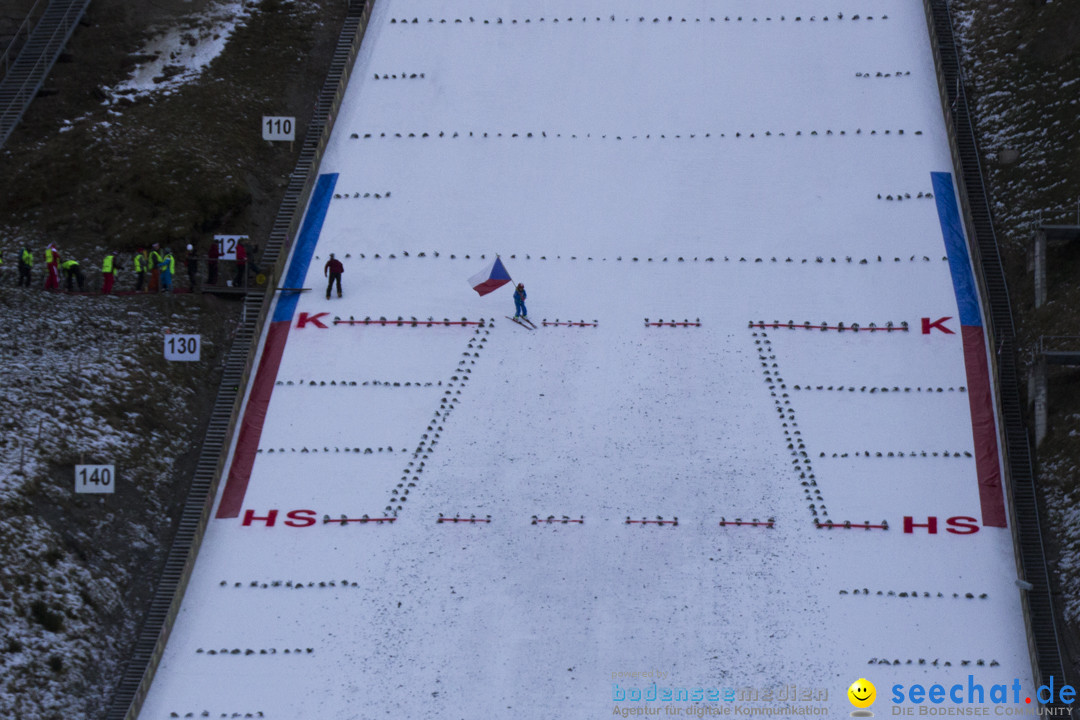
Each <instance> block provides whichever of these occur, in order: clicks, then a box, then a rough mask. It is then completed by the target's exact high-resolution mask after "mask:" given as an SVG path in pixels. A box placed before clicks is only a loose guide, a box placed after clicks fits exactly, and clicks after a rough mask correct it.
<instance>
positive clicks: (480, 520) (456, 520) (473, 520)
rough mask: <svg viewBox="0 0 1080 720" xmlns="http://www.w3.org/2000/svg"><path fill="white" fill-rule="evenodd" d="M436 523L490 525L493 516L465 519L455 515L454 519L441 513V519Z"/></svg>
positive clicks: (472, 516) (473, 516)
mask: <svg viewBox="0 0 1080 720" xmlns="http://www.w3.org/2000/svg"><path fill="white" fill-rule="evenodd" d="M435 522H436V523H444V522H447V523H469V524H473V523H490V522H491V516H490V515H488V516H486V517H482V518H478V517H476V516H475V515H470V516H469V517H467V518H463V517H461V516H460V515H455V516H454V517H446V516H445V515H443V514H442V513H439V519H438V520H436V521H435Z"/></svg>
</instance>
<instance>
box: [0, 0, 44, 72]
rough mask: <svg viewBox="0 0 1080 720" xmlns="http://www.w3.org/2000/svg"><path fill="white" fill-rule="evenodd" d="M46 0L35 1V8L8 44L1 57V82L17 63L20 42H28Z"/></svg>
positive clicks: (20, 46) (27, 14) (29, 12)
mask: <svg viewBox="0 0 1080 720" xmlns="http://www.w3.org/2000/svg"><path fill="white" fill-rule="evenodd" d="M44 2H45V0H35V2H34V5H33V7H31V8H30V10H29V11H28V12H27V13H26V17H25V18H23V21H22V22H21V23H19V27H18V28H16V30H15V34H14V35H13V36H12V38H11V42H9V43H8V46H7V48H6V49H5V50H4V54H3V55H0V80H2V79H3V78H4V77H5V76H6V75H7V73H8V70H9V69H10V68H11V63H13V62H14V61H15V58H16V57H18V55H19V50H20V49H21V48H22V45H21V44H20V43H19V41H20V40H26V39H29V38H30V33H31V32H32V31H33V29H34V28H33V25H34V20H35V15H37V14H38V11H39V10H40V7H41V5H42V4H43V3H44Z"/></svg>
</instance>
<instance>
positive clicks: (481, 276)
mask: <svg viewBox="0 0 1080 720" xmlns="http://www.w3.org/2000/svg"><path fill="white" fill-rule="evenodd" d="M508 282H512V281H511V279H510V273H508V272H506V266H505V265H503V264H502V260H500V259H499V258H498V257H496V258H495V259H494V260H492V261H491V263H489V264H488V265H487V267H485V268H484V269H483V270H481V271H480V272H478V273H476V274H475V275H473V276H472V277H471V278H469V284H470V285H472V289H473V290H475V291H476V292H478V293H480V295H481V296H483V295H487V294H488V293H489V292H492V291H493V290H498V289H499V288H501V287H502V286H503V285H505V284H506V283H508Z"/></svg>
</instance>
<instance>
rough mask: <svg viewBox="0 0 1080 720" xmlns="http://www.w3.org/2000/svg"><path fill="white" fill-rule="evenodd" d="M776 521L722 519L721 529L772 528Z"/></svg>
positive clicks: (770, 519)
mask: <svg viewBox="0 0 1080 720" xmlns="http://www.w3.org/2000/svg"><path fill="white" fill-rule="evenodd" d="M774 523H775V521H774V520H773V519H772V518H769V519H768V520H758V519H757V518H754V519H753V520H743V519H742V518H735V519H734V520H726V519H724V518H720V527H764V528H772V527H773V524H774Z"/></svg>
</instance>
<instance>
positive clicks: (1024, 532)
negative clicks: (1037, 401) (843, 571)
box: [925, 0, 1065, 685]
mask: <svg viewBox="0 0 1080 720" xmlns="http://www.w3.org/2000/svg"><path fill="white" fill-rule="evenodd" d="M925 2H926V5H927V13H928V18H927V19H928V22H929V24H930V30H931V35H932V36H933V40H934V46H935V49H936V53H937V62H938V72H939V81H940V82H941V85H942V87H941V90H942V100H943V102H944V104H945V106H946V111H947V115H948V119H949V121H950V122H951V126H952V127H951V129H952V131H953V132H952V135H953V138H954V142H955V154H956V158H955V160H956V163H957V168H956V170H957V172H958V173H959V178H958V183H957V184H958V186H959V187H960V191H961V193H962V194H963V195H964V197H963V198H962V202H963V204H964V205H965V207H966V209H967V213H968V219H969V226H968V231H969V232H970V233H971V243H972V245H973V248H972V250H973V253H972V254H973V256H974V260H975V262H976V265H975V266H976V268H977V270H978V271H979V273H980V276H981V277H980V279H981V281H982V287H983V290H984V291H985V297H986V301H987V305H986V310H987V314H988V319H989V321H990V323H989V325H990V327H989V328H987V330H988V331H989V333H988V335H989V337H990V338H991V342H993V343H994V350H995V351H996V352H995V354H996V368H997V381H998V382H997V390H998V401H999V403H1000V408H1001V424H1002V428H1001V431H1002V435H1003V440H1004V443H1003V444H1004V450H1005V458H1006V461H1007V463H1008V475H1009V482H1008V484H1007V488H1008V490H1009V491H1010V492H1011V498H1010V500H1011V506H1012V522H1013V526H1014V534H1015V538H1016V544H1017V552H1018V554H1019V556H1020V563H1021V565H1022V573H1023V574H1022V577H1023V579H1024V580H1026V581H1027V582H1028V583H1030V584H1031V586H1032V588H1031V589H1030V590H1028V591H1027V592H1026V593H1025V602H1026V608H1027V612H1028V628H1029V642H1030V644H1031V646H1032V655H1033V665H1034V666H1035V670H1036V684H1037V685H1038V684H1042V683H1045V682H1047V680H1048V678H1049V677H1050V676H1053V677H1054V678H1055V682H1064V681H1065V679H1064V666H1063V662H1062V657H1061V649H1060V640H1061V639H1060V638H1059V637H1058V632H1057V624H1056V613H1055V611H1054V604H1053V598H1052V594H1051V590H1050V578H1049V571H1048V569H1047V566H1046V551H1045V547H1044V544H1043V538H1042V524H1041V521H1040V518H1039V506H1038V498H1037V496H1036V488H1035V473H1034V468H1033V464H1032V452H1031V443H1030V440H1029V437H1028V431H1027V426H1026V424H1025V422H1024V413H1023V405H1022V404H1021V397H1020V373H1019V369H1018V367H1017V347H1016V328H1015V325H1014V323H1013V316H1012V306H1011V304H1010V301H1009V291H1008V288H1007V286H1006V284H1005V271H1004V268H1003V266H1002V263H1001V255H1000V253H999V252H998V243H997V237H996V236H995V234H994V224H993V218H992V216H991V212H990V201H989V199H988V197H987V193H986V188H985V186H984V185H983V180H982V177H983V176H982V166H981V164H980V162H979V149H978V145H977V143H976V140H975V129H974V121H973V119H972V116H971V108H970V106H969V104H968V96H967V92H966V90H965V87H964V77H963V71H962V69H961V67H960V58H959V55H958V53H957V49H956V43H955V38H954V36H953V29H952V28H953V25H952V18H951V16H950V13H949V5H948V1H947V0H925Z"/></svg>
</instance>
